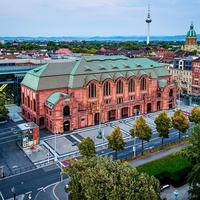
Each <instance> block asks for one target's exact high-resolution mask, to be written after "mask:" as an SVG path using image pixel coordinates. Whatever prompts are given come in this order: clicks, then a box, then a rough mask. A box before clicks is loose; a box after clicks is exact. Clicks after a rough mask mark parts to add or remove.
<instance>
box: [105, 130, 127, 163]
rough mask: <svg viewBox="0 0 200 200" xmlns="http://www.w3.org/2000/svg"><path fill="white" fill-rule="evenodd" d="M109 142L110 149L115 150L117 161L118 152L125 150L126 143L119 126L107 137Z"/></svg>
mask: <svg viewBox="0 0 200 200" xmlns="http://www.w3.org/2000/svg"><path fill="white" fill-rule="evenodd" d="M106 139H107V140H108V148H112V149H114V150H115V159H117V151H119V150H124V146H125V144H126V142H125V141H124V139H123V137H122V132H121V130H120V127H119V126H116V127H115V129H114V130H113V131H112V133H111V134H110V135H108V136H106Z"/></svg>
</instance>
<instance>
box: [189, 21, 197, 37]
mask: <svg viewBox="0 0 200 200" xmlns="http://www.w3.org/2000/svg"><path fill="white" fill-rule="evenodd" d="M196 36H197V35H196V31H195V30H194V26H193V24H192V23H191V25H190V30H189V31H188V32H187V37H196Z"/></svg>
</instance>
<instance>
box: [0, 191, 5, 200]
mask: <svg viewBox="0 0 200 200" xmlns="http://www.w3.org/2000/svg"><path fill="white" fill-rule="evenodd" d="M0 196H1V198H2V200H5V199H4V197H3V194H2V193H1V191H0Z"/></svg>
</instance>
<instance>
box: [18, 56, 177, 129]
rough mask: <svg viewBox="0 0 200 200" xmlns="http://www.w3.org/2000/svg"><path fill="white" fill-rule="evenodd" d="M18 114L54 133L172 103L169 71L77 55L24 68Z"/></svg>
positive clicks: (136, 61)
mask: <svg viewBox="0 0 200 200" xmlns="http://www.w3.org/2000/svg"><path fill="white" fill-rule="evenodd" d="M21 95H22V96H21V99H22V116H23V118H24V119H25V120H27V121H29V122H31V121H33V122H35V123H36V124H38V125H39V126H40V128H45V127H46V128H47V129H48V130H50V131H52V132H54V131H55V127H56V128H57V131H58V132H59V133H63V132H64V131H69V130H74V129H78V128H81V127H86V126H91V125H95V124H98V123H99V117H100V118H101V119H100V122H101V123H105V122H108V121H111V120H116V119H121V118H125V117H130V116H134V115H135V114H139V113H140V114H146V113H148V112H155V111H157V110H165V109H169V108H174V107H175V102H176V95H177V87H176V84H175V82H174V81H172V79H171V76H170V74H169V72H168V70H167V69H166V68H165V67H164V66H163V65H162V64H159V63H157V62H155V61H152V60H150V59H147V58H132V59H130V58H127V57H124V56H91V57H82V58H79V59H77V60H73V61H70V62H65V63H63V62H62V63H49V64H46V65H43V66H41V67H38V68H36V69H34V70H31V71H29V72H28V73H27V74H26V76H25V78H24V79H23V81H22V83H21Z"/></svg>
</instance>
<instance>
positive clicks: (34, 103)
mask: <svg viewBox="0 0 200 200" xmlns="http://www.w3.org/2000/svg"><path fill="white" fill-rule="evenodd" d="M33 111H36V101H35V99H33Z"/></svg>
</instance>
